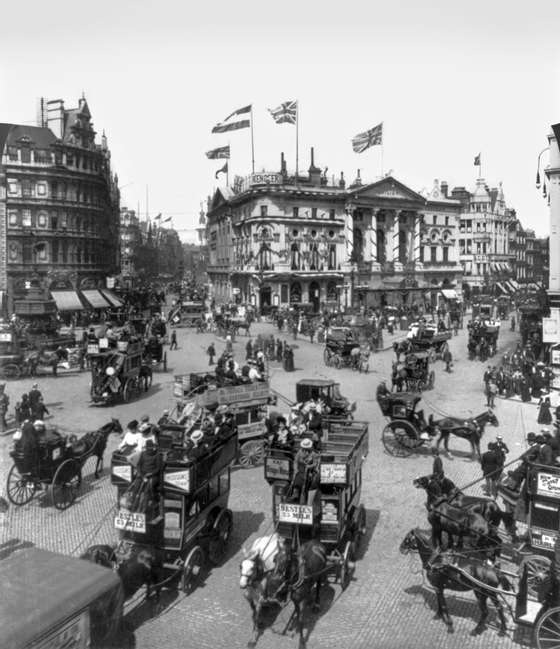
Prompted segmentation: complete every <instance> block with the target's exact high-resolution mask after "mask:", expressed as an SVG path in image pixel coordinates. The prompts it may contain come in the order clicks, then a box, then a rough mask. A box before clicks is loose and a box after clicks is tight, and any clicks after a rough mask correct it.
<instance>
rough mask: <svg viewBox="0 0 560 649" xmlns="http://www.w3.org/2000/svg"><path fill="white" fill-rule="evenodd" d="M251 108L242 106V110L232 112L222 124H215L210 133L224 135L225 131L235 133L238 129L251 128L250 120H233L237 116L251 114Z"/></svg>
mask: <svg viewBox="0 0 560 649" xmlns="http://www.w3.org/2000/svg"><path fill="white" fill-rule="evenodd" d="M251 109H252V106H251V104H249V105H248V106H243V108H238V109H237V110H234V111H233V113H231V115H228V116H227V117H226V118H225V119H224V121H223V122H220V123H219V124H216V126H214V128H213V129H212V133H226V132H227V131H237V130H238V129H240V128H249V126H251V120H250V119H238V120H234V118H236V117H239V115H246V114H248V113H250V112H251Z"/></svg>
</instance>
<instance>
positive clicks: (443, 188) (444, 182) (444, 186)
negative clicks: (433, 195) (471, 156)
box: [440, 180, 449, 198]
mask: <svg viewBox="0 0 560 649" xmlns="http://www.w3.org/2000/svg"><path fill="white" fill-rule="evenodd" d="M440 191H441V193H442V194H443V195H444V196H445V198H447V197H448V196H447V194H448V192H449V185H448V184H447V180H442V181H441V185H440Z"/></svg>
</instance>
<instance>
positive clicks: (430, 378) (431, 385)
mask: <svg viewBox="0 0 560 649" xmlns="http://www.w3.org/2000/svg"><path fill="white" fill-rule="evenodd" d="M435 382H436V373H435V372H434V370H432V371H431V372H430V373H429V375H428V390H433V389H434V385H435Z"/></svg>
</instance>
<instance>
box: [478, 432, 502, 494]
mask: <svg viewBox="0 0 560 649" xmlns="http://www.w3.org/2000/svg"><path fill="white" fill-rule="evenodd" d="M480 466H481V467H482V475H483V476H484V479H485V480H486V494H487V495H488V496H492V498H495V497H496V496H497V495H498V490H497V477H498V475H499V473H500V472H501V467H500V459H499V457H498V454H497V453H496V445H495V443H494V442H490V443H489V444H488V450H487V451H486V453H483V454H482V457H481V458H480Z"/></svg>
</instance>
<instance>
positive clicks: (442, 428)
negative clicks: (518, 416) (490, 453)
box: [428, 409, 500, 459]
mask: <svg viewBox="0 0 560 649" xmlns="http://www.w3.org/2000/svg"><path fill="white" fill-rule="evenodd" d="M428 424H429V426H430V427H431V428H432V430H434V431H435V433H439V437H438V440H437V447H438V449H439V445H440V442H441V441H442V440H443V446H444V448H445V452H446V453H447V454H448V455H449V446H448V445H449V435H455V436H456V437H460V438H461V439H466V440H467V441H468V442H469V443H470V445H471V449H472V456H473V459H477V458H478V459H480V440H481V439H482V435H483V434H484V427H485V426H486V424H492V426H499V425H500V423H499V421H498V418H497V417H496V415H495V414H494V412H493V411H492V410H490V409H489V410H485V411H484V412H482V413H481V414H480V415H477V416H476V417H470V418H469V419H464V418H461V417H444V418H443V419H438V420H434V419H433V416H432V415H430V419H429V422H428Z"/></svg>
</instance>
